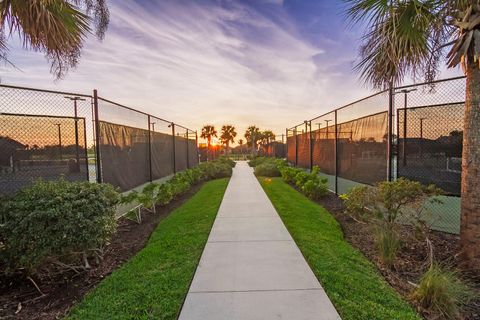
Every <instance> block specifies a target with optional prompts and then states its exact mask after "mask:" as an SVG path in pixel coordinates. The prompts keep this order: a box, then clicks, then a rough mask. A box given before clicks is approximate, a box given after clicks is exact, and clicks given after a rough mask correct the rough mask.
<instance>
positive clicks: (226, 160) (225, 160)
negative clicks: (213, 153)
mask: <svg viewBox="0 0 480 320" xmlns="http://www.w3.org/2000/svg"><path fill="white" fill-rule="evenodd" d="M215 161H216V162H218V163H225V164H227V165H229V166H230V167H232V168H235V165H236V164H237V163H236V162H235V161H233V160H232V159H230V158H228V157H220V158H218V159H217V160H215Z"/></svg>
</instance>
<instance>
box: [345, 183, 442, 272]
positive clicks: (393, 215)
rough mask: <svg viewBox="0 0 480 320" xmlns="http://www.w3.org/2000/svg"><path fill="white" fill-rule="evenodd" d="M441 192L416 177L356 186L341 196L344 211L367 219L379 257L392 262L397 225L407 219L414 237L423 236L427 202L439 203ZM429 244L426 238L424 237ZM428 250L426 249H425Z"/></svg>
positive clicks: (425, 228)
mask: <svg viewBox="0 0 480 320" xmlns="http://www.w3.org/2000/svg"><path fill="white" fill-rule="evenodd" d="M441 193H442V192H441V190H440V189H438V188H436V187H435V186H433V185H430V186H428V187H426V186H423V185H422V184H421V183H419V182H416V181H410V180H407V179H405V178H399V179H397V180H395V181H384V182H379V183H377V184H376V185H375V186H373V187H371V186H358V187H354V188H352V190H351V191H350V192H349V193H347V194H344V195H342V196H341V198H342V199H343V200H344V203H345V207H346V212H347V213H348V214H350V215H351V216H352V217H353V218H354V219H356V220H358V219H361V220H363V221H367V222H369V223H370V224H371V225H372V226H373V228H375V230H374V232H376V233H378V232H379V230H380V234H378V235H377V236H376V237H375V241H376V245H377V247H378V249H379V252H378V253H379V256H380V259H381V260H382V261H383V262H384V263H385V264H386V265H387V266H390V267H391V266H393V264H394V261H395V256H396V252H397V251H398V249H399V248H400V243H399V242H398V241H397V240H398V239H399V235H398V233H397V232H398V231H397V229H398V226H399V225H400V224H405V223H408V224H410V225H412V226H414V231H415V232H414V236H415V237H416V238H427V236H428V231H429V229H430V228H429V226H428V212H426V210H425V208H426V205H427V204H428V203H435V202H436V203H439V202H440V200H438V197H436V196H438V195H440V194H441ZM427 245H429V241H427ZM429 251H430V250H429ZM430 260H432V257H430Z"/></svg>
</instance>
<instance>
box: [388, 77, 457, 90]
mask: <svg viewBox="0 0 480 320" xmlns="http://www.w3.org/2000/svg"><path fill="white" fill-rule="evenodd" d="M465 78H466V76H458V77H453V78H446V79H438V80H434V81H430V82H421V83H413V84H408V85H404V86H400V87H394V88H393V89H394V90H398V89H405V88H411V87H418V86H425V85H429V84H436V83H440V82H446V81H453V80H460V79H465Z"/></svg>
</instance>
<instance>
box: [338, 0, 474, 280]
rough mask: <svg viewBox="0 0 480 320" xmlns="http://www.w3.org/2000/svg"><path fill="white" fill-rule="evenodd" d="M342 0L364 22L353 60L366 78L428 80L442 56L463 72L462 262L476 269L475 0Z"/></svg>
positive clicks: (378, 82) (376, 82)
mask: <svg viewBox="0 0 480 320" xmlns="http://www.w3.org/2000/svg"><path fill="white" fill-rule="evenodd" d="M346 1H347V3H348V5H349V11H348V15H349V17H350V19H351V21H352V22H354V23H357V22H365V23H366V25H367V30H366V33H365V36H364V43H363V45H362V46H361V49H360V54H361V60H360V62H359V64H358V65H357V68H358V70H359V71H360V73H361V76H362V78H363V79H364V80H365V81H366V82H368V83H371V84H373V86H375V87H380V88H386V87H389V86H391V85H395V84H398V83H400V82H401V81H402V80H403V78H404V77H405V76H406V75H409V74H412V75H413V76H417V75H424V76H425V78H426V80H427V81H429V80H433V79H434V78H435V76H436V75H437V71H438V66H439V64H440V63H441V62H442V61H443V59H444V58H446V59H447V64H448V67H456V66H458V65H460V66H462V69H463V71H464V73H465V74H466V78H467V80H466V87H467V89H466V96H465V117H464V130H463V155H462V158H463V160H462V200H461V210H462V215H461V231H460V244H461V247H462V253H461V254H462V257H463V258H464V261H465V266H466V267H470V268H472V269H474V270H479V271H480V192H479V190H480V0H396V1H385V0H346ZM447 49H448V50H447ZM447 51H448V53H447Z"/></svg>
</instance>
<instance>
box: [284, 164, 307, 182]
mask: <svg viewBox="0 0 480 320" xmlns="http://www.w3.org/2000/svg"><path fill="white" fill-rule="evenodd" d="M301 171H303V170H302V169H299V168H294V167H284V168H282V169H280V174H281V175H282V178H283V180H284V181H285V182H286V183H289V184H294V183H295V177H296V176H297V174H298V173H299V172H301Z"/></svg>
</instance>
